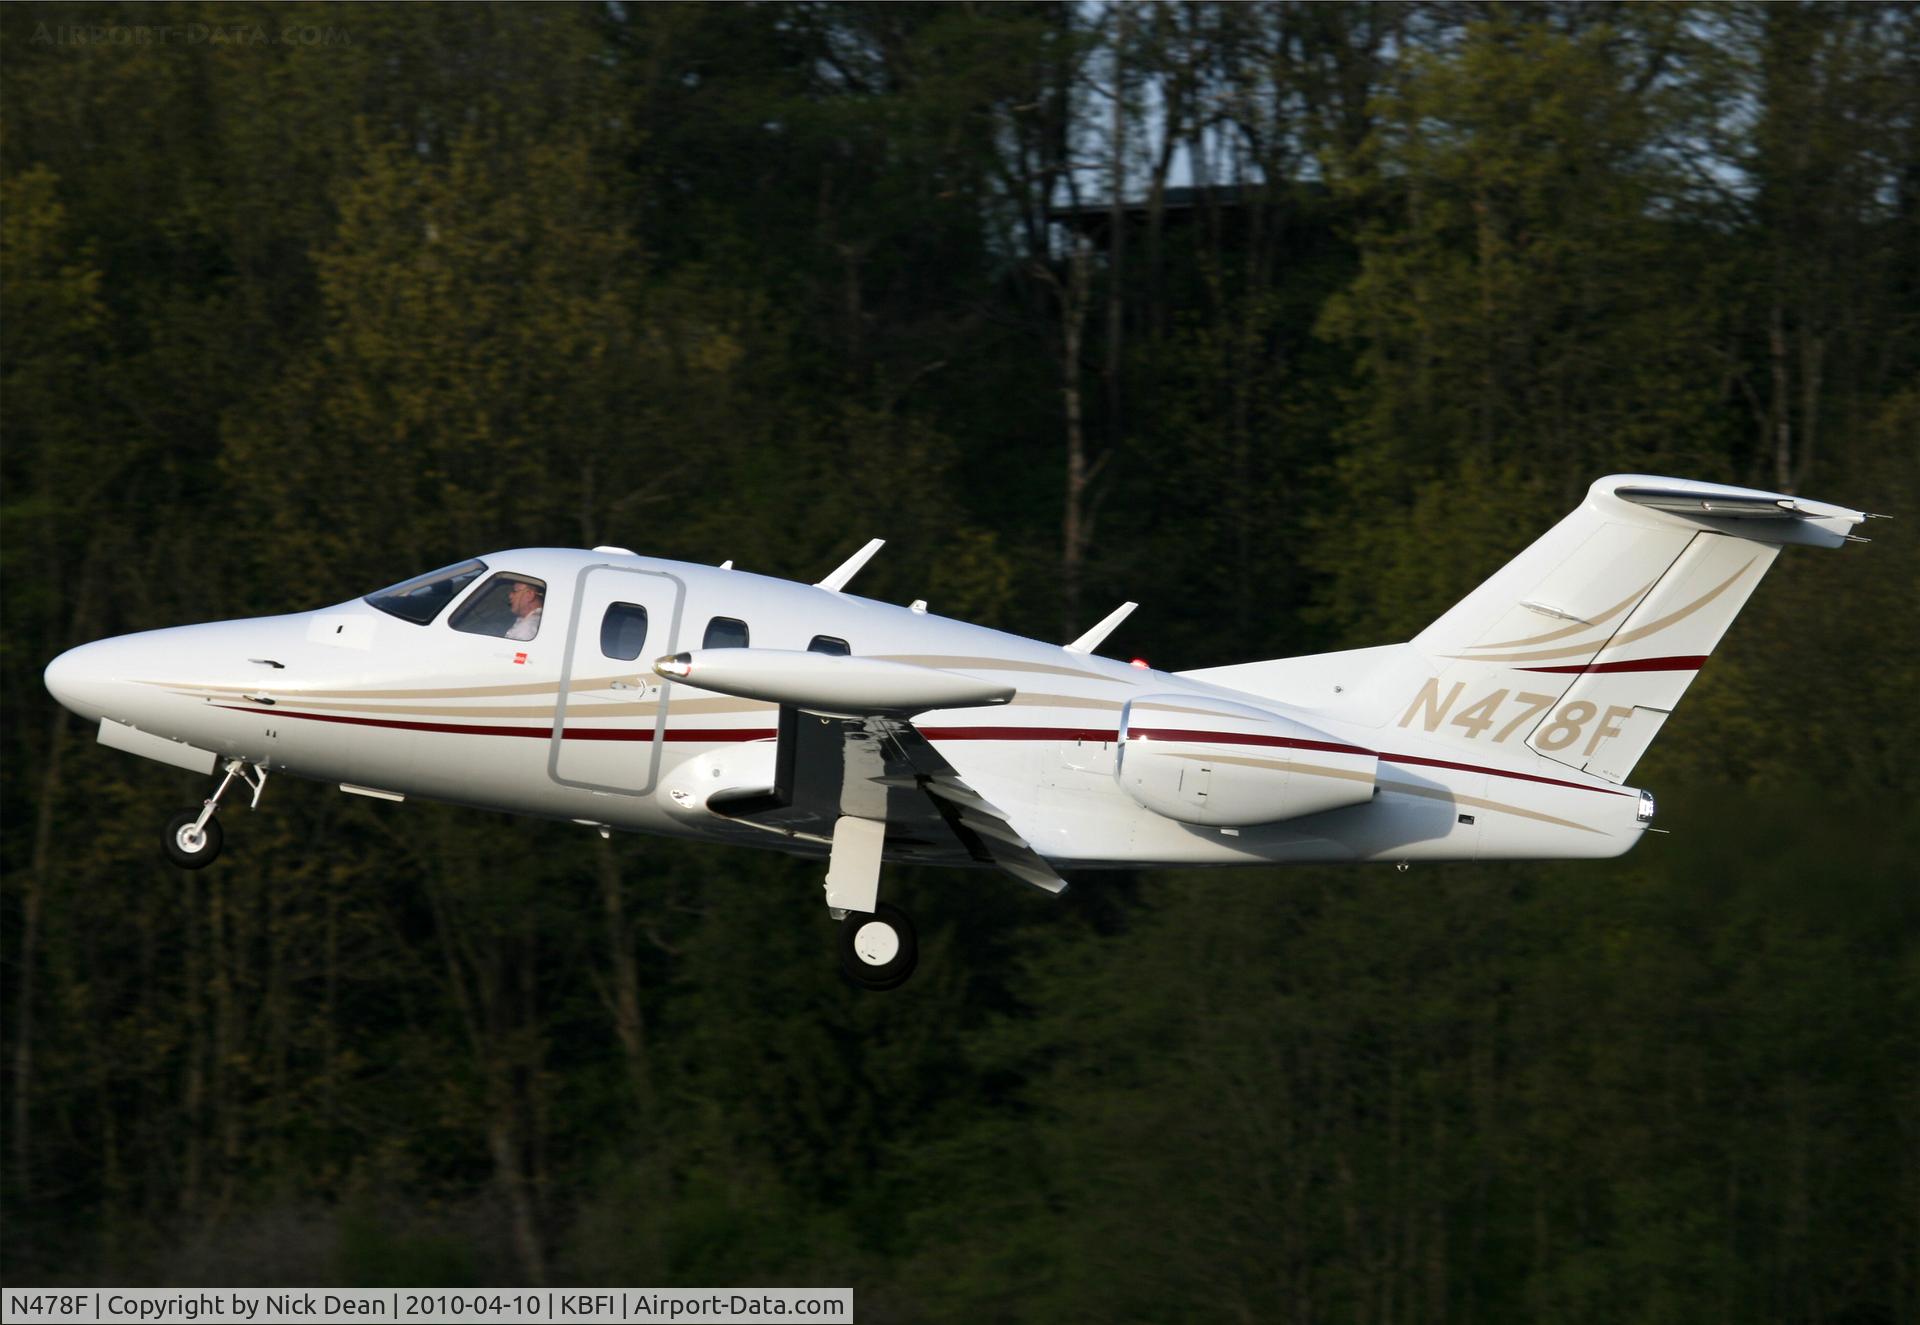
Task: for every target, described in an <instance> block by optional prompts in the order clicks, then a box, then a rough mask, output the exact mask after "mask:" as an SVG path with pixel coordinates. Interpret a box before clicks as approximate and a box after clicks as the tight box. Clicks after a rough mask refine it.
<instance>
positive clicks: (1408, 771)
mask: <svg viewBox="0 0 1920 1325" xmlns="http://www.w3.org/2000/svg"><path fill="white" fill-rule="evenodd" d="M1867 518H1869V517H1868V516H1867V515H1866V514H1865V513H1863V512H1860V511H1853V510H1847V509H1845V508H1843V507H1839V506H1832V505H1828V504H1826V503H1824V502H1816V501H1808V500H1806V499H1804V498H1800V497H1794V496H1788V495H1785V494H1782V493H1775V492H1761V491H1755V490H1752V489H1747V488H1732V487H1723V486H1720V485H1717V484H1709V483H1698V482H1691V481H1687V480H1682V479H1672V478H1656V477H1648V476H1643V475H1624V476H1615V477H1611V478H1605V479H1602V480H1600V481H1599V482H1597V483H1595V484H1594V485H1593V487H1592V489H1591V490H1590V491H1589V492H1588V493H1587V497H1586V500H1585V501H1584V502H1582V503H1581V505H1580V507H1579V509H1577V510H1575V511H1574V512H1573V513H1572V514H1571V515H1569V516H1567V517H1566V518H1565V519H1564V520H1562V521H1560V523H1559V524H1557V525H1555V526H1554V527H1553V528H1552V529H1550V530H1549V531H1547V533H1545V534H1544V535H1542V536H1541V537H1540V538H1539V539H1538V540H1537V541H1536V542H1535V543H1534V544H1533V545H1532V546H1531V547H1529V548H1528V549H1527V550H1526V551H1524V552H1522V553H1521V554H1520V555H1519V556H1517V557H1515V558H1514V559H1513V560H1512V561H1511V562H1509V563H1508V564H1507V566H1506V567H1505V568H1503V569H1502V570H1501V571H1500V572H1499V573H1497V574H1496V575H1494V576H1493V578H1492V579H1490V580H1488V581H1487V582H1486V583H1484V584H1482V585H1481V586H1480V587H1479V588H1477V589H1475V590H1474V591H1473V592H1472V593H1470V594H1468V595H1467V596H1466V597H1465V598H1463V599H1462V600H1461V601H1460V602H1459V603H1458V604H1457V605H1456V606H1455V607H1454V608H1452V609H1451V610H1450V611H1448V612H1447V613H1446V614H1445V615H1443V616H1442V617H1440V619H1439V620H1437V621H1435V622H1434V623H1433V624H1432V625H1430V626H1428V627H1427V628H1426V629H1425V630H1423V631H1421V632H1420V633H1419V634H1418V635H1417V636H1415V637H1414V638H1413V639H1412V640H1410V641H1408V642H1406V643H1404V644H1388V645H1384V646H1381V647H1378V648H1369V649H1356V650H1352V651H1349V652H1343V653H1330V654H1321V655H1317V656H1312V657H1301V658H1284V659H1278V660H1274V661H1269V662H1252V663H1244V664H1241V665H1238V666H1231V667H1211V668H1204V669H1201V670H1199V671H1191V672H1176V673H1167V672H1159V671H1154V670H1152V669H1151V668H1149V667H1147V666H1146V665H1145V664H1144V663H1143V662H1139V661H1135V662H1132V663H1125V662H1117V661H1113V660H1110V659H1106V658H1100V657H1096V656H1094V652H1093V651H1094V649H1095V648H1097V647H1098V646H1099V645H1100V643H1101V642H1102V641H1103V640H1104V639H1105V638H1106V637H1107V635H1108V634H1109V633H1110V632H1111V631H1112V630H1113V629H1114V628H1115V627H1116V626H1118V625H1119V624H1120V622H1121V621H1122V620H1123V619H1124V618H1125V617H1126V615H1127V613H1128V612H1129V611H1131V610H1132V608H1133V604H1131V603H1128V604H1125V605H1123V606H1122V607H1120V608H1119V609H1117V610H1116V611H1114V612H1113V614H1112V615H1110V616H1108V617H1107V618H1106V620H1104V621H1102V622H1100V624H1099V625H1097V626H1095V627H1093V628H1092V629H1091V630H1089V631H1088V632H1087V633H1086V634H1085V635H1082V636H1081V637H1080V638H1079V639H1076V640H1074V641H1073V642H1072V643H1070V644H1065V645H1059V644H1049V643H1044V642H1042V641H1039V640H1031V639H1024V638H1021V637H1019V636H1015V635H1008V634H1004V633H1002V632H1000V631H997V630H989V629H986V628H985V627H982V626H975V625H968V624H966V623H964V622H960V621H952V620H948V619H945V618H942V617H939V616H935V615H933V614H931V613H929V612H928V611H927V609H926V604H925V603H921V602H915V603H914V604H913V605H912V606H910V607H895V606H892V605H890V604H886V603H878V602H873V601H871V600H868V599H863V598H858V597H854V596H853V595H851V594H848V593H846V592H845V589H846V586H847V583H848V581H849V580H851V579H852V577H853V576H854V574H855V573H856V572H857V571H858V570H859V569H860V568H861V566H862V565H864V564H865V563H866V561H867V559H868V558H869V557H871V556H872V555H873V554H874V552H875V551H876V550H878V548H879V547H880V541H879V540H877V539H876V540H875V541H873V542H871V543H869V544H867V546H866V547H864V548H862V549H861V550H860V551H859V552H858V553H856V554H855V555H854V556H853V557H852V558H851V559H850V560H848V561H847V562H846V564H844V565H843V566H841V567H840V568H839V569H838V570H836V571H834V572H833V574H831V575H829V576H828V577H827V578H826V579H824V580H822V581H820V582H819V583H818V584H813V585H802V584H796V583H791V582H788V581H784V580H777V579H771V578H768V577H765V576H760V575H752V574H748V573H746V572H744V571H737V570H734V569H732V564H731V563H730V562H729V563H726V564H724V565H722V566H718V567H713V566H698V565H689V564H686V563H683V562H675V561H661V560H657V559H654V558H650V557H644V556H638V555H635V554H634V553H631V552H629V551H627V550H626V549H624V548H612V547H601V548H595V549H594V550H592V551H590V552H588V551H579V550H574V549H559V548H522V549H519V550H516V551H511V552H500V553H494V554H490V555H487V556H482V557H476V558H474V559H473V560H470V561H464V562H461V563H460V564H459V565H456V566H448V567H446V568H445V569H443V570H437V571H433V572H431V573H429V574H426V575H421V576H419V577H417V578H415V579H411V580H407V581H405V582H403V583H400V584H396V585H394V586H393V587H392V588H390V589H383V590H381V591H379V592H378V593H373V594H369V595H368V596H367V597H365V598H364V599H359V600H356V601H353V602H349V603H343V604H341V605H340V606H337V607H329V608H324V609H322V610H320V611H316V612H303V613H298V614H296V615H292V616H278V617H264V618H258V619H254V620H247V621H221V622H215V623H212V624H209V625H196V626H179V627H175V628H172V629H168V630H155V631H148V632H146V633H144V634H138V635H126V636H122V637H120V638H117V639H110V640H103V641H101V642H99V643H95V644H88V645H84V646H82V647H80V648H76V649H73V650H71V651H69V652H67V653H64V654H62V655H61V656H60V657H58V658H56V659H55V660H54V661H53V663H52V664H51V665H50V666H48V668H47V672H46V684H47V688H48V689H49V690H50V691H51V692H52V693H53V695H54V696H55V697H56V698H57V699H58V700H59V701H60V702H61V703H62V704H64V705H66V706H67V707H68V708H70V709H72V710H73V711H74V712H76V713H78V714H80V715H81V716H82V717H84V718H86V719H87V720H89V721H90V722H96V723H98V724H99V739H100V741H101V742H102V743H104V744H106V745H109V746H112V747H114V748H115V749H119V750H125V751H129V752H131V753H134V754H138V755H144V756H146V757H147V758H150V759H157V760H159V761H161V762H163V763H168V764H175V765H178V766H180V767H183V768H189V769H192V770H194V771H196V772H200V773H203V774H214V773H216V772H218V773H220V774H221V777H220V781H219V784H218V787H217V788H216V789H215V790H214V792H213V794H212V795H211V796H210V797H208V798H207V800H206V801H205V803H204V804H202V805H201V806H200V807H199V808H197V809H191V810H187V811H185V812H184V813H182V814H181V815H179V817H177V818H176V819H174V820H173V822H172V823H171V824H169V825H168V827H167V830H166V839H165V845H166V851H167V854H168V855H169V856H170V857H171V858H172V859H173V861H174V862H175V863H176V864H178V865H182V866H185V867H187V868H189V869H196V868H199V867H201V866H204V865H206V864H207V863H209V862H210V861H212V860H213V858H214V857H215V856H216V855H217V854H218V853H219V851H220V843H221V830H220V823H219V820H218V819H216V818H215V811H216V810H217V809H218V808H219V806H220V803H221V800H222V798H223V797H225V796H226V795H227V794H228V793H229V792H230V791H233V790H235V789H236V787H243V788H244V789H245V791H246V792H248V793H250V795H251V800H252V803H253V804H254V805H258V804H259V801H260V795H261V793H262V792H263V791H264V790H265V788H266V783H267V777H268V774H269V773H290V774H293V775H295V776H298V777H306V778H313V779H317V780H320V781H324V782H333V783H337V784H339V786H340V789H341V790H342V791H346V792H351V793H354V794H357V795H362V796H373V797H378V798H381V799H384V800H390V801H399V800H405V799H407V798H409V797H417V798H420V799H424V800H434V801H445V802H450V803H453V804H459V805H471V806H477V807H481V808H485V809H492V810H507V811H513V812H516V813H521V814H533V815H540V816H543V817H546V818H550V819H557V820H563V821H571V822H573V823H577V824H583V825H586V826H587V827H590V828H594V829H597V830H599V831H600V832H601V833H602V834H607V833H611V832H612V831H615V830H619V831H625V832H647V833H663V834H669V835H672V836H676V837H686V838H695V839H700V840H704V841H712V842H730V843H737V844H740V845H746V846H763V847H772V848H774V849H776V850H782V851H790V852H795V853H798V854H802V855H809V856H816V857H824V858H826V861H827V871H826V885H825V886H826V904H827V906H828V907H829V908H830V910H831V912H832V914H833V916H834V917H835V918H836V919H840V920H843V921H844V922H845V923H844V924H843V925H842V926H841V929H840V934H841V943H840V947H841V958H842V961H843V963H844V965H845V967H846V970H847V972H848V974H849V975H850V976H851V977H852V978H853V979H854V980H855V981H856V982H857V983H859V984H861V985H864V986H866V987H868V988H873V989H889V988H893V987H895V986H897V985H899V984H900V983H901V982H902V981H904V980H905V979H906V978H907V976H908V975H909V974H910V973H911V972H912V970H913V967H914V964H915V961H916V943H915V939H914V931H913V928H912V925H911V924H910V922H909V921H908V919H907V917H906V916H905V915H904V914H903V913H902V912H901V911H900V910H898V909H897V908H895V907H892V906H889V905H886V904H884V903H882V902H881V901H880V900H879V886H880V873H881V865H882V862H884V861H898V862H911V863H925V864H942V865H977V866H989V867H993V868H997V869H999V870H1002V871H1004V872H1005V873H1007V874H1010V875H1012V876H1013V877H1015V878H1017V879H1020V880H1023V881H1025V882H1027V883H1029V884H1032V885H1034V886H1036V887H1039V888H1043V889H1046V890H1048V891H1049V892H1055V893H1057V892H1059V891H1061V890H1062V889H1063V888H1065V887H1066V882H1065V880H1064V877H1063V876H1064V875H1065V874H1067V873H1070V872H1071V871H1073V870H1075V869H1087V868H1095V867H1099V868H1109V867H1124V866H1130V867H1139V866H1189V865H1263V864H1271V863H1275V862H1295V861H1316V862H1324V861H1361V860H1378V861H1396V862H1400V863H1401V864H1402V866H1403V867H1404V863H1405V862H1408V861H1414V860H1496V859H1567V858H1574V857H1607V856H1617V855H1620V854H1621V853H1622V852H1624V851H1626V850H1628V849H1629V848H1630V847H1632V846H1633V845H1634V843H1635V842H1637V841H1639V839H1640V836H1641V834H1642V833H1644V832H1645V831H1646V830H1647V827H1648V825H1649V824H1650V823H1651V821H1652V819H1653V813H1654V802H1653V797H1652V796H1651V795H1649V794H1648V793H1647V792H1644V791H1640V790H1638V789H1636V788H1633V787H1629V786H1626V785H1625V783H1626V779H1627V776H1628V775H1629V774H1630V773H1631V772H1632V771H1633V767H1634V765H1635V763H1637V762H1638V761H1639V759H1640V756H1641V755H1642V754H1643V753H1644V752H1645V750H1646V749H1647V746H1648V744H1649V743H1650V742H1651V741H1652V740H1653V738H1654V735H1655V734H1656V733H1657V732H1658V731H1659V730H1660V726H1661V724H1662V723H1664V722H1665V721H1666V720H1667V716H1668V714H1670V713H1671V712H1672V711H1673V707H1674V705H1675V703H1676V702H1678V700H1679V698H1680V696H1681V694H1682V693H1683V692H1684V691H1685V690H1686V688H1687V684H1688V683H1689V682H1690V681H1692V680H1693V677H1694V674H1695V673H1696V672H1698V671H1699V670H1700V667H1701V665H1702V664H1703V663H1705V662H1706V660H1707V655H1708V654H1709V653H1711V652H1712V651H1713V647H1714V645H1715V644H1717V643H1718V642H1719V640H1720V637H1721V635H1722V633H1723V632H1725V630H1726V628H1727V626H1728V624H1729V623H1730V622H1732V620H1733V618H1734V615H1735V614H1736V613H1737V612H1738V611H1739V610H1740V608H1741V606H1742V605H1743V604H1744V603H1745V602H1746V600H1747V596H1748V595H1749V594H1751V593H1752V592H1753V590H1754V587H1755V586H1756V585H1757V584H1758V583H1759V582H1760V577H1761V576H1762V575H1763V574H1765V573H1766V570H1767V568H1768V567H1769V566H1770V565H1772V563H1773V559H1774V557H1775V556H1776V555H1777V554H1778V553H1779V551H1780V549H1781V548H1782V547H1784V546H1786V545H1788V544H1806V545H1810V546H1814V547H1838V546H1840V545H1841V544H1842V543H1844V542H1848V541H1858V540H1857V539H1856V537H1855V535H1853V534H1852V533H1851V532H1850V531H1851V530H1852V529H1853V528H1854V526H1856V525H1857V524H1859V523H1860V522H1861V521H1863V520H1865V519H1867Z"/></svg>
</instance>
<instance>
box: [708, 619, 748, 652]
mask: <svg viewBox="0 0 1920 1325" xmlns="http://www.w3.org/2000/svg"><path fill="white" fill-rule="evenodd" d="M700 647H701V648H703V649H744V648H746V647H747V623H746V622H744V621H742V620H740V619H739V618H738V617H730V616H717V617H715V618H714V619H713V620H711V621H709V622H707V634H706V638H704V639H702V640H701V641H700Z"/></svg>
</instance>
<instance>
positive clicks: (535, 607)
mask: <svg viewBox="0 0 1920 1325" xmlns="http://www.w3.org/2000/svg"><path fill="white" fill-rule="evenodd" d="M541 601H542V600H541V594H540V590H539V589H537V588H536V587H534V586H533V585H531V584H528V583H527V582H526V581H525V580H516V581H514V585H513V588H511V589H509V590H508V591H507V606H509V607H511V608H512V609H513V614H514V615H515V616H517V617H523V616H527V615H530V614H531V613H534V612H538V611H539V610H540V603H541Z"/></svg>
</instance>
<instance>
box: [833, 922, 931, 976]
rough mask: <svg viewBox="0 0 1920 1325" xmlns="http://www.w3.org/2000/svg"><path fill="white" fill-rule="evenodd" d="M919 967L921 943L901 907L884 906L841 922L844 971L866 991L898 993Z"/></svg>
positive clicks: (842, 964)
mask: <svg viewBox="0 0 1920 1325" xmlns="http://www.w3.org/2000/svg"><path fill="white" fill-rule="evenodd" d="M876 926H877V927H878V928H876ZM919 964H920V941H919V939H918V938H916V937H915V936H914V932H913V922H912V921H911V920H909V919H907V913H906V912H905V911H902V910H901V909H900V908H899V907H897V906H888V905H887V904H886V903H884V902H882V903H881V904H880V905H879V906H876V907H875V908H874V909H873V910H872V911H871V912H867V911H850V912H848V913H847V918H846V919H845V920H842V921H841V922H840V969H842V970H843V971H845V972H846V973H847V979H849V980H851V981H853V982H854V983H855V984H857V985H859V986H860V987H861V988H862V989H872V990H885V989H898V988H899V987H900V986H901V985H903V984H905V983H906V982H907V977H908V976H910V975H912V974H913V968H914V967H916V966H918V965H919Z"/></svg>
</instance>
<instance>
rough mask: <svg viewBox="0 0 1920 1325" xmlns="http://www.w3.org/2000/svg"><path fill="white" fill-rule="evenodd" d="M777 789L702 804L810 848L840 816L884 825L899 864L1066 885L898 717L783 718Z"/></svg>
mask: <svg viewBox="0 0 1920 1325" xmlns="http://www.w3.org/2000/svg"><path fill="white" fill-rule="evenodd" d="M775 769H776V771H775V775H774V782H775V785H774V786H772V787H765V788H741V789H738V790H735V791H727V792H721V793H718V794H716V795H714V796H713V797H711V798H709V800H708V802H707V805H708V808H710V809H712V810H713V811H714V812H715V813H718V814H722V815H725V816H726V817H727V818H730V819H734V820H737V821H740V822H744V823H750V824H753V825H755V826H757V827H761V828H766V829H771V830H774V831H777V832H783V833H788V834H792V835H796V836H805V837H808V838H812V839H815V840H824V839H829V838H831V837H832V834H833V826H834V824H835V822H836V821H838V820H839V819H840V818H841V817H842V816H844V815H852V816H854V817H856V818H861V819H873V820H880V821H883V822H885V824H886V826H887V834H886V852H887V855H888V856H889V857H890V858H892V859H896V860H904V861H914V860H923V861H926V862H928V863H934V862H940V863H949V864H950V863H955V862H956V861H960V860H966V859H972V860H974V861H977V862H979V863H980V864H983V865H992V866H994V867H996V868H998V869H1000V870H1003V871H1005V872H1006V873H1008V874H1011V875H1012V876H1013V877H1014V878H1016V879H1020V880H1022V881H1024V882H1026V883H1031V884H1033V885H1034V886H1035V887H1038V888H1044V889H1046V890H1047V891H1048V892H1053V893H1057V892H1060V891H1062V890H1063V889H1064V888H1065V887H1066V886H1067V884H1066V880H1064V879H1062V878H1061V877H1060V876H1059V874H1058V873H1057V872H1055V870H1054V868H1053V866H1052V865H1050V864H1048V863H1047V861H1046V859H1045V858H1044V857H1043V856H1041V855H1040V853H1039V852H1037V851H1035V850H1034V849H1033V847H1032V845H1031V844H1030V843H1028V842H1027V840H1026V839H1025V838H1024V837H1022V836H1021V835H1020V834H1019V832H1018V831H1016V830H1015V829H1014V827H1013V825H1012V824H1011V823H1010V822H1008V819H1007V816H1006V814H1005V813H1004V812H1003V811H1001V810H1000V809H999V808H997V807H996V806H994V805H993V804H992V803H991V802H989V801H988V800H987V799H986V798H985V797H983V796H981V795H980V794H979V792H977V791H975V790H974V788H972V787H971V786H969V785H967V783H966V781H965V780H964V779H962V778H961V777H960V775H959V773H957V772H956V771H955V770H954V767H953V765H952V764H950V763H948V762H947V760H946V759H945V758H944V757H943V756H942V755H941V754H940V752H939V751H938V750H936V749H934V748H933V745H932V744H931V743H930V742H929V741H928V740H927V738H926V737H924V736H922V735H921V734H920V732H919V731H918V730H917V729H915V727H914V726H913V724H912V722H910V721H908V720H907V719H905V718H897V717H885V716H868V717H843V716H836V715H827V714H820V713H812V712H806V711H804V710H801V709H798V708H792V707H783V708H782V709H781V710H780V736H779V747H778V752H777V755H776V759H775Z"/></svg>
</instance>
